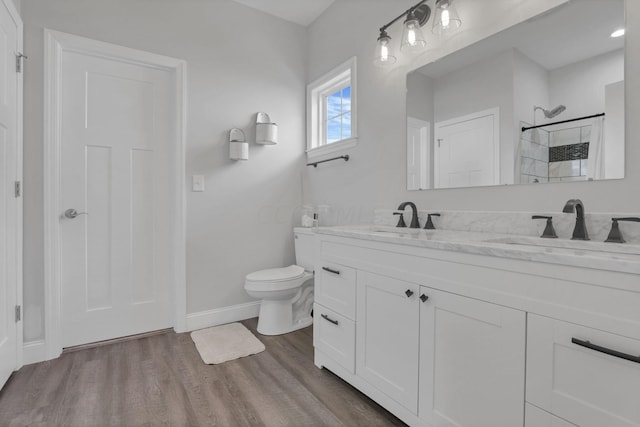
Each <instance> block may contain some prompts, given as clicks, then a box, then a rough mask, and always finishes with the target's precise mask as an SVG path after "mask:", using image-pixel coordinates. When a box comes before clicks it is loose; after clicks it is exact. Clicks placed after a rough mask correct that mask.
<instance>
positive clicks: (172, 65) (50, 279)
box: [44, 29, 187, 360]
mask: <svg viewBox="0 0 640 427" xmlns="http://www.w3.org/2000/svg"><path fill="white" fill-rule="evenodd" d="M44 42H45V44H44V72H45V81H44V111H45V114H44V179H45V183H44V190H45V193H44V217H45V221H44V264H45V266H44V267H45V278H44V280H45V292H44V293H45V308H44V309H45V314H44V317H45V346H46V358H45V360H49V359H54V358H56V357H58V356H59V355H60V354H61V352H62V331H61V322H60V319H61V288H60V286H61V284H60V269H61V265H60V261H61V260H60V256H59V252H60V230H59V219H58V218H59V212H60V209H61V207H60V206H59V196H60V190H61V188H60V160H61V159H60V149H61V142H62V141H61V117H60V111H61V101H62V100H61V77H62V76H61V67H60V61H61V57H62V53H63V51H70V52H78V53H82V54H85V55H93V56H96V57H101V58H106V59H110V60H116V61H121V62H125V63H129V64H135V65H141V66H144V67H149V68H155V69H161V70H167V71H170V72H171V73H172V74H173V75H174V82H175V99H176V118H175V129H176V132H175V134H176V136H175V141H174V143H173V152H172V155H173V158H174V162H175V163H174V164H173V165H172V166H173V168H172V169H173V170H172V171H171V174H172V176H171V179H172V182H173V188H172V189H171V190H172V192H173V197H174V198H175V210H174V212H172V214H173V220H172V230H171V238H172V240H173V246H172V251H173V256H172V258H173V259H174V260H175V263H174V264H173V265H172V266H171V268H172V269H173V273H172V276H173V286H174V292H173V293H174V298H175V300H174V306H175V311H174V328H175V330H176V331H178V332H182V331H184V330H185V329H186V324H187V320H186V313H187V311H186V310H187V303H186V302H187V297H186V258H185V257H186V249H185V248H186V231H185V230H186V224H185V221H186V211H185V210H186V206H185V197H186V195H185V142H186V117H187V116H186V114H187V113H186V105H187V102H186V92H187V91H186V80H187V77H186V62H185V61H184V60H181V59H176V58H171V57H168V56H163V55H158V54H154V53H149V52H144V51H140V50H136V49H131V48H128V47H124V46H118V45H114V44H110V43H105V42H101V41H97V40H92V39H88V38H84V37H80V36H76V35H72V34H66V33H62V32H58V31H52V30H49V29H45V30H44Z"/></svg>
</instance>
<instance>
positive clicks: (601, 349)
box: [571, 338, 640, 363]
mask: <svg viewBox="0 0 640 427" xmlns="http://www.w3.org/2000/svg"><path fill="white" fill-rule="evenodd" d="M571 342H572V343H573V344H577V345H579V346H582V347H586V348H588V349H590V350H594V351H597V352H600V353H604V354H608V355H609V356H613V357H617V358H620V359H624V360H629V361H630V362H635V363H640V356H632V355H631V354H627V353H622V352H620V351H617V350H612V349H610V348H606V347H601V346H599V345H596V344H591V342H590V341H583V340H579V339H578V338H571Z"/></svg>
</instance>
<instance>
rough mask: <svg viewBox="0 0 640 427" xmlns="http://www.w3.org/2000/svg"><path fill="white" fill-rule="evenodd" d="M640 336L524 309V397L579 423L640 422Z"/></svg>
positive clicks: (589, 426)
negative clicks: (552, 317) (601, 328)
mask: <svg viewBox="0 0 640 427" xmlns="http://www.w3.org/2000/svg"><path fill="white" fill-rule="evenodd" d="M625 355H628V356H631V358H634V357H635V358H636V360H637V358H638V356H640V341H638V340H634V339H630V338H626V337H623V336H620V335H615V334H611V333H607V332H603V331H600V330H596V329H592V328H588V327H584V326H580V325H576V324H573V323H567V322H562V321H559V320H555V319H550V318H547V317H542V316H538V315H533V314H529V318H528V324H527V383H526V384H527V390H526V400H527V401H528V402H531V403H533V404H534V405H536V406H538V407H539V408H542V409H544V410H545V411H548V412H550V413H552V414H555V415H557V416H558V417H560V418H563V419H565V420H567V421H570V422H572V423H574V424H576V425H579V426H581V427H602V426H607V427H614V426H628V427H631V426H636V427H637V426H640V387H638V385H639V384H640V363H638V361H633V360H626V359H625V358H624V357H625Z"/></svg>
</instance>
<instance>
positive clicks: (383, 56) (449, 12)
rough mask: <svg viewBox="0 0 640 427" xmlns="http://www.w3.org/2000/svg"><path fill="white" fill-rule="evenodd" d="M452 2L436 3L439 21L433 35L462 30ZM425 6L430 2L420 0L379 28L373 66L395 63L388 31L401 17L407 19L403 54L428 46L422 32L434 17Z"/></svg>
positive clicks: (436, 22)
mask: <svg viewBox="0 0 640 427" xmlns="http://www.w3.org/2000/svg"><path fill="white" fill-rule="evenodd" d="M453 2H454V0H436V20H434V22H433V32H434V33H435V34H445V33H449V32H452V31H454V30H456V29H458V28H459V27H460V25H461V23H462V21H461V20H460V18H459V17H458V14H457V12H456V10H455V8H454V7H453ZM426 3H427V0H421V1H420V2H418V3H416V4H415V5H413V6H411V7H410V8H409V9H407V10H405V11H404V12H402V13H401V14H400V15H399V16H397V17H396V18H394V19H392V20H391V21H390V22H388V23H387V24H385V25H383V26H382V27H380V35H379V36H378V40H377V45H376V51H375V58H374V60H373V63H374V65H376V66H378V67H387V66H390V65H393V64H394V63H395V62H396V60H397V58H396V57H395V56H394V55H393V51H392V47H391V45H390V42H391V37H389V34H387V28H389V27H390V26H391V25H393V24H394V23H396V22H397V21H399V20H400V19H401V18H405V19H404V29H403V32H402V40H401V42H400V50H401V51H403V52H417V51H420V50H421V49H422V48H424V47H425V46H426V45H427V41H426V40H425V38H424V36H423V34H422V30H421V29H420V28H421V27H423V26H424V25H425V24H426V23H427V21H428V20H429V18H430V17H431V8H430V7H429V5H427V4H426Z"/></svg>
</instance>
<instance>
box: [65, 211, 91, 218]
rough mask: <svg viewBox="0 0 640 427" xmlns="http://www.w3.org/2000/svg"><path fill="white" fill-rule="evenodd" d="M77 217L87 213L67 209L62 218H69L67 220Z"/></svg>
mask: <svg viewBox="0 0 640 427" xmlns="http://www.w3.org/2000/svg"><path fill="white" fill-rule="evenodd" d="M78 215H89V213H88V212H78V211H77V210H75V209H67V210H66V211H64V216H65V217H67V218H69V219H74V218H75V217H77V216H78Z"/></svg>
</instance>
